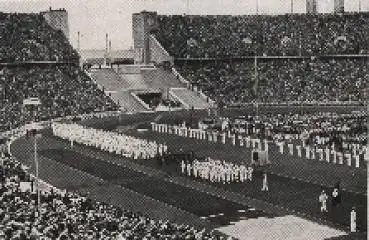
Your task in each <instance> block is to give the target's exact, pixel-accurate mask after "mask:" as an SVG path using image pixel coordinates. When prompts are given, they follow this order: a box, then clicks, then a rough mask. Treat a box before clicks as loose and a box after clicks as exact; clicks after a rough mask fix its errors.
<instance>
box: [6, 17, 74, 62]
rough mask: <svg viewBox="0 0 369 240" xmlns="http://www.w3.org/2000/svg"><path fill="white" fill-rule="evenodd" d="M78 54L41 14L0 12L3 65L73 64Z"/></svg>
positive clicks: (61, 33)
mask: <svg viewBox="0 0 369 240" xmlns="http://www.w3.org/2000/svg"><path fill="white" fill-rule="evenodd" d="M78 59H79V57H78V54H77V52H76V51H75V50H74V49H73V48H72V46H71V45H70V44H69V42H68V39H67V38H66V37H65V35H64V34H63V32H61V31H58V30H55V29H53V28H52V27H51V26H49V25H48V23H47V22H46V21H45V19H44V18H43V16H42V15H41V14H25V13H3V12H0V62H3V63H4V62H6V63H9V62H24V61H72V62H78Z"/></svg>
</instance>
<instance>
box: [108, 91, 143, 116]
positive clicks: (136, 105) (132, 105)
mask: <svg viewBox="0 0 369 240" xmlns="http://www.w3.org/2000/svg"><path fill="white" fill-rule="evenodd" d="M111 98H112V99H113V101H114V102H116V103H119V105H120V106H121V107H123V109H125V110H127V111H129V112H143V111H147V110H148V109H146V108H145V106H143V105H142V104H141V103H140V102H139V101H138V100H137V99H135V98H134V97H133V96H132V94H131V91H129V90H126V91H118V92H115V93H112V94H111Z"/></svg>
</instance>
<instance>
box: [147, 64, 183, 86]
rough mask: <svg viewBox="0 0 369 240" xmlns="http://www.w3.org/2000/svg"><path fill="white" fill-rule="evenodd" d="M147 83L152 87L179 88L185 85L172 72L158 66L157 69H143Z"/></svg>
mask: <svg viewBox="0 0 369 240" xmlns="http://www.w3.org/2000/svg"><path fill="white" fill-rule="evenodd" d="M141 73H142V76H143V79H144V81H145V83H146V84H147V85H148V86H149V87H150V88H161V89H163V88H164V89H165V88H178V87H185V85H184V84H183V83H181V82H180V81H179V79H177V78H176V77H175V76H174V74H173V73H172V72H169V71H165V70H163V69H160V68H157V69H156V70H142V71H141Z"/></svg>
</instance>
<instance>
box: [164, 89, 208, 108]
mask: <svg viewBox="0 0 369 240" xmlns="http://www.w3.org/2000/svg"><path fill="white" fill-rule="evenodd" d="M169 94H170V95H171V96H172V97H173V98H174V99H176V100H178V101H179V102H181V103H182V104H183V105H184V106H185V108H188V109H190V108H192V107H193V108H194V109H205V108H209V107H211V105H210V104H209V103H208V102H207V101H206V100H205V99H203V98H202V97H201V96H200V95H199V93H198V92H194V91H191V90H189V89H187V88H172V89H171V90H170V91H169Z"/></svg>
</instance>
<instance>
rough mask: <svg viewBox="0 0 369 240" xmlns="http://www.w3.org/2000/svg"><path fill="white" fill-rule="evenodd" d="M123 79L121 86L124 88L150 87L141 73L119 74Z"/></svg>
mask: <svg viewBox="0 0 369 240" xmlns="http://www.w3.org/2000/svg"><path fill="white" fill-rule="evenodd" d="M119 77H120V79H121V82H120V83H121V85H120V88H122V89H148V88H149V86H148V85H147V84H146V83H145V80H144V79H143V77H142V75H141V74H139V73H138V74H119Z"/></svg>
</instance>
